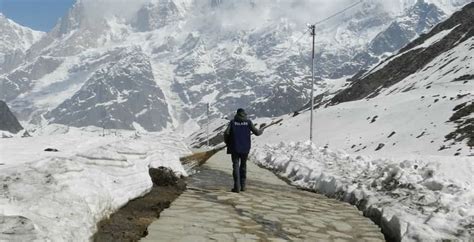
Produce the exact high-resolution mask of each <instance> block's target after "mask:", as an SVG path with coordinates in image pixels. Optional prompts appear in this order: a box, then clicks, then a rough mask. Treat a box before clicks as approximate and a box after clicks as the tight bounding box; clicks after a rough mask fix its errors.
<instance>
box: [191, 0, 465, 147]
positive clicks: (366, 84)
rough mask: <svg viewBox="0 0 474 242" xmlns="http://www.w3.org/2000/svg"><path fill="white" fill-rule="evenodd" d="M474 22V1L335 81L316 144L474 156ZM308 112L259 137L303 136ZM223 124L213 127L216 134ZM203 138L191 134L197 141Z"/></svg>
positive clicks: (320, 105)
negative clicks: (397, 50)
mask: <svg viewBox="0 0 474 242" xmlns="http://www.w3.org/2000/svg"><path fill="white" fill-rule="evenodd" d="M473 20H474V3H471V4H469V5H467V6H466V7H465V8H464V9H463V10H462V11H460V12H457V13H455V14H454V15H453V16H452V17H451V18H449V19H448V20H446V21H445V22H443V23H441V24H439V25H437V26H436V27H434V28H433V30H432V31H430V32H429V33H427V34H425V35H423V36H421V37H420V38H418V39H416V40H415V41H413V42H412V43H410V44H409V45H407V46H406V47H405V48H404V49H402V50H401V51H400V53H398V54H396V55H394V56H392V57H390V58H388V59H387V60H385V61H384V62H382V63H381V64H380V65H378V66H376V67H374V68H373V69H372V70H370V71H368V72H367V73H365V74H363V75H358V76H356V77H354V78H351V79H349V82H345V84H347V85H346V86H345V87H344V85H339V87H341V86H342V91H341V89H339V91H338V92H337V91H336V93H337V94H336V95H335V96H334V97H332V98H329V99H322V101H320V100H317V101H318V102H317V109H316V110H315V126H314V127H315V131H314V137H315V140H314V142H315V144H316V145H317V146H320V147H324V146H326V147H329V148H333V149H343V150H345V151H347V152H349V153H365V154H377V155H381V156H392V155H396V156H400V155H446V156H454V155H456V156H472V155H474V153H473V152H474V151H473V143H472V142H473V141H472V140H473V139H472V137H473V136H472V130H473V129H472V125H473V124H474V122H473V120H472V119H473V116H472V115H473V105H474V104H473V100H474V93H473V90H474V80H473V79H474V72H473V70H474V66H473V65H474V62H473V61H472V58H474V48H473V46H474V31H473V26H472V24H471V23H472V22H473ZM342 83H344V82H342ZM328 88H329V87H328ZM309 116H310V113H309V112H308V109H307V108H306V109H304V110H302V111H300V112H295V113H291V114H289V115H284V116H281V117H278V118H276V119H282V122H281V123H280V124H279V126H273V127H270V128H269V131H268V132H267V133H266V135H265V137H263V138H259V140H262V143H265V142H268V143H272V142H275V141H280V140H282V141H283V140H285V141H305V140H307V139H308V138H309ZM223 122H224V121H223ZM269 122H270V121H269V120H265V119H262V120H260V121H259V123H269ZM221 125H222V122H216V125H215V126H214V127H211V130H215V131H216V132H214V134H216V133H217V132H218V131H221V130H222V129H218V127H219V126H221ZM214 134H213V135H214ZM203 135H204V132H198V133H196V136H194V145H198V146H199V145H200V142H199V141H202V140H203Z"/></svg>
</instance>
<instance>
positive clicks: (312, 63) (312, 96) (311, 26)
mask: <svg viewBox="0 0 474 242" xmlns="http://www.w3.org/2000/svg"><path fill="white" fill-rule="evenodd" d="M309 28H310V30H311V36H313V51H312V52H311V120H310V124H309V125H310V128H309V141H310V142H311V143H313V111H314V41H315V37H316V25H314V24H313V25H310V26H309Z"/></svg>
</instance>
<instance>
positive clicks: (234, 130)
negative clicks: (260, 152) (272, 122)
mask: <svg viewBox="0 0 474 242" xmlns="http://www.w3.org/2000/svg"><path fill="white" fill-rule="evenodd" d="M250 132H252V133H253V134H255V135H257V136H259V135H261V134H262V133H263V130H259V129H257V128H255V126H254V125H253V123H252V121H250V120H248V119H247V114H246V113H245V110H243V109H241V108H239V109H238V110H237V114H236V115H235V117H234V119H233V120H232V121H230V123H229V125H228V126H227V129H226V130H225V132H224V141H225V143H226V144H227V154H231V156H232V168H233V171H232V176H233V177H234V188H232V192H237V193H238V192H240V191H245V180H246V178H247V157H248V155H249V152H250V147H251V138H250V135H251V134H250Z"/></svg>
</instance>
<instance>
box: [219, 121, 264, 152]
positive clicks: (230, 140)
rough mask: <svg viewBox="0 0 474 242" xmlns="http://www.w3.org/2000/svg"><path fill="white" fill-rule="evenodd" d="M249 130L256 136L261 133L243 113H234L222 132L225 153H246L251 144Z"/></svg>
mask: <svg viewBox="0 0 474 242" xmlns="http://www.w3.org/2000/svg"><path fill="white" fill-rule="evenodd" d="M250 132H252V133H254V134H255V135H257V136H259V135H261V134H262V130H258V129H256V128H255V126H254V124H253V123H252V121H250V120H248V119H247V117H246V116H245V115H236V116H235V117H234V119H233V120H232V121H230V123H229V126H227V129H226V131H225V132H224V140H225V142H226V144H227V154H248V153H249V152H250V147H251V146H252V144H251V143H252V141H251V137H250Z"/></svg>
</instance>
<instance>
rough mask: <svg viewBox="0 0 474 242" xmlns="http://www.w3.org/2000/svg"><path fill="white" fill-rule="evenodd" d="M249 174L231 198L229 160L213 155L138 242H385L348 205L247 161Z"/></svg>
mask: <svg viewBox="0 0 474 242" xmlns="http://www.w3.org/2000/svg"><path fill="white" fill-rule="evenodd" d="M247 170H248V172H247V179H248V182H247V190H246V191H245V192H241V193H238V194H236V193H232V192H229V191H230V189H231V186H232V175H231V172H232V170H231V162H230V158H229V156H227V155H225V154H224V152H220V153H218V154H216V155H214V157H213V158H211V159H210V160H209V161H208V162H207V163H206V164H205V165H204V166H203V167H202V169H201V171H200V172H199V173H198V174H195V175H193V176H192V177H191V178H190V179H189V182H188V190H187V191H185V192H184V193H183V194H182V195H181V196H180V197H179V198H178V199H177V200H175V201H174V202H173V203H172V205H171V207H170V208H169V209H166V210H165V211H163V212H162V213H161V215H160V218H159V219H158V220H156V221H155V222H153V223H152V224H151V225H150V226H149V227H148V232H149V235H148V236H147V237H146V238H144V239H143V240H142V241H192V242H198V241H288V240H292V241H384V237H383V235H382V234H381V233H380V229H379V228H378V227H377V226H376V225H375V224H374V223H373V222H372V221H370V220H369V219H367V218H365V217H363V216H362V215H361V214H360V212H359V211H358V210H357V209H356V208H354V207H352V206H350V205H349V204H346V203H342V202H339V201H336V200H333V199H328V198H326V197H324V196H321V195H318V194H315V193H311V192H306V191H302V190H298V189H296V188H294V187H292V186H290V185H288V184H286V183H285V182H283V181H281V180H280V179H279V178H277V177H276V176H275V175H274V174H273V173H271V172H270V171H267V170H265V169H262V168H259V167H257V166H256V165H254V164H253V163H252V162H250V161H249V162H248V165H247Z"/></svg>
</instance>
